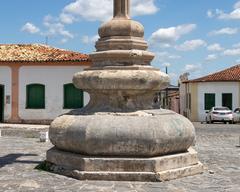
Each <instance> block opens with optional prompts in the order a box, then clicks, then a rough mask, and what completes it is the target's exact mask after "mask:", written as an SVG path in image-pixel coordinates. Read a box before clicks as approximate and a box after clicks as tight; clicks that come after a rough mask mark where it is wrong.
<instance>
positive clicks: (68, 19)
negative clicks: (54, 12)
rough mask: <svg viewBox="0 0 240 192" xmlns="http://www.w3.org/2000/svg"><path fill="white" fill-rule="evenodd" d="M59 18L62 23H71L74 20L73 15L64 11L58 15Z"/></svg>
mask: <svg viewBox="0 0 240 192" xmlns="http://www.w3.org/2000/svg"><path fill="white" fill-rule="evenodd" d="M59 20H60V21H61V22H62V23H64V24H72V23H73V22H74V21H76V19H75V17H74V16H73V15H70V14H66V13H61V14H60V16H59Z"/></svg>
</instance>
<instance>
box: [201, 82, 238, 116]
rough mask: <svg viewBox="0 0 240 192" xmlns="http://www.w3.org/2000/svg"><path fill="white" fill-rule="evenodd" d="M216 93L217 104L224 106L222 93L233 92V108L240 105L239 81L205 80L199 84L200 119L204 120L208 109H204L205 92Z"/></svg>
mask: <svg viewBox="0 0 240 192" xmlns="http://www.w3.org/2000/svg"><path fill="white" fill-rule="evenodd" d="M205 93H215V94H216V96H215V97H216V98H215V102H216V106H222V93H232V96H233V109H234V108H237V107H239V106H240V101H239V82H205V83H199V85H198V106H197V107H198V119H199V121H204V120H205V117H206V111H205V110H204V94H205Z"/></svg>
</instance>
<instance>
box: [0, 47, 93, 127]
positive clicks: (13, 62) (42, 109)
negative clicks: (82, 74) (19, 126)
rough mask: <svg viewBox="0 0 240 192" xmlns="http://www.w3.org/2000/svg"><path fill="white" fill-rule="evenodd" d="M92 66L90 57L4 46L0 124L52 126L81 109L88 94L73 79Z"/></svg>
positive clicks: (49, 49)
mask: <svg viewBox="0 0 240 192" xmlns="http://www.w3.org/2000/svg"><path fill="white" fill-rule="evenodd" d="M89 66H90V61H89V59H88V56H87V55H84V54H81V53H77V52H72V51H67V50H62V49H57V48H53V47H49V46H46V45H39V44H30V45H0V121H1V122H18V123H49V122H50V121H51V120H52V119H54V118H56V117H57V116H58V115H60V114H63V113H66V112H68V111H69V110H71V109H75V108H81V107H83V106H84V105H86V104H87V103H88V101H89V96H88V94H87V93H85V92H83V91H81V90H79V89H76V88H75V87H74V85H73V84H72V77H73V75H74V74H75V73H76V72H79V71H82V70H84V69H85V68H86V67H89Z"/></svg>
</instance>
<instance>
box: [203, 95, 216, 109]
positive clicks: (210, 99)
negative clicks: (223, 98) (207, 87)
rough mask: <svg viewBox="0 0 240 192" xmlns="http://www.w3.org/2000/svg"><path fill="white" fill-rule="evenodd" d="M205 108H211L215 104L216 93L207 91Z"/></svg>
mask: <svg viewBox="0 0 240 192" xmlns="http://www.w3.org/2000/svg"><path fill="white" fill-rule="evenodd" d="M204 104H205V105H204V106H205V107H204V108H205V110H210V109H211V108H212V107H214V106H215V94H214V93H205V96H204Z"/></svg>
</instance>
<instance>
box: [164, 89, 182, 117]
mask: <svg viewBox="0 0 240 192" xmlns="http://www.w3.org/2000/svg"><path fill="white" fill-rule="evenodd" d="M159 98H160V99H159V101H160V106H161V108H163V109H169V110H172V111H175V112H176V113H180V98H179V87H178V86H175V85H169V86H168V87H167V88H166V89H163V90H161V91H160V93H159Z"/></svg>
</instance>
